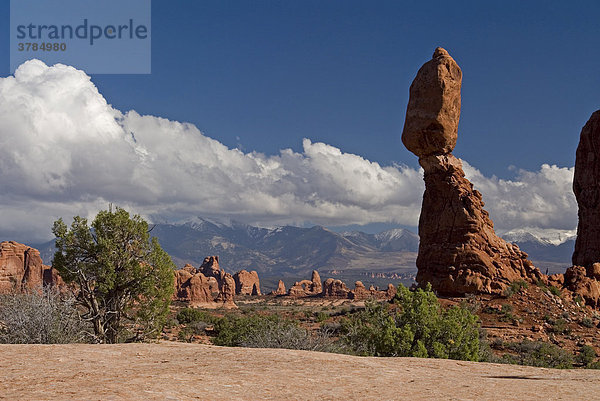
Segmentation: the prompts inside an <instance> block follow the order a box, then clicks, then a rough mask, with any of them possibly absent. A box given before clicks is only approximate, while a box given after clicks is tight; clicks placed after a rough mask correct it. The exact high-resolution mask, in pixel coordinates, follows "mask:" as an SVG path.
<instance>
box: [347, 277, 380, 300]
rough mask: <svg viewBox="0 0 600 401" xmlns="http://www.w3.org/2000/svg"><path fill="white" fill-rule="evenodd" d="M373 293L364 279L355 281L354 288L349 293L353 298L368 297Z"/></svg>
mask: <svg viewBox="0 0 600 401" xmlns="http://www.w3.org/2000/svg"><path fill="white" fill-rule="evenodd" d="M373 290H374V289H373ZM373 292H374V291H373ZM371 293H372V291H370V290H367V287H365V285H364V284H363V283H362V281H357V282H355V283H354V290H352V291H350V294H349V295H350V298H351V299H367V298H369V297H370V296H371Z"/></svg>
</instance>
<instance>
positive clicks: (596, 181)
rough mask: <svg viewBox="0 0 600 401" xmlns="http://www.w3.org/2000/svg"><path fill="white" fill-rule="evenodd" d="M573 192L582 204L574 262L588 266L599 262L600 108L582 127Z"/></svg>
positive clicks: (579, 204) (577, 264) (578, 203)
mask: <svg viewBox="0 0 600 401" xmlns="http://www.w3.org/2000/svg"><path fill="white" fill-rule="evenodd" d="M573 192H574V193H575V198H576V199H577V205H578V206H579V212H578V215H579V223H578V224H577V239H576V240H575V251H574V252H573V265H575V266H584V267H586V268H588V267H591V266H592V264H594V263H596V262H600V110H598V111H596V112H594V113H593V114H592V116H591V117H590V119H589V120H588V122H587V123H586V124H585V126H584V127H583V129H582V130H581V135H580V137H579V145H578V146H577V152H576V156H575V175H574V177H573Z"/></svg>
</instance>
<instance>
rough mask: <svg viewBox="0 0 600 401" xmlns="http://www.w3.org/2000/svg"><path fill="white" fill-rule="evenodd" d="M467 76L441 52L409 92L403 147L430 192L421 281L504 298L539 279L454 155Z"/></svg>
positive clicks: (450, 291) (444, 289)
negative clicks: (519, 284)
mask: <svg viewBox="0 0 600 401" xmlns="http://www.w3.org/2000/svg"><path fill="white" fill-rule="evenodd" d="M461 83H462V72H461V70H460V67H459V66H458V64H456V62H455V61H454V59H453V58H452V57H450V55H449V54H448V52H447V51H446V50H444V49H442V48H437V49H436V50H435V52H434V54H433V58H432V60H430V61H428V62H427V63H425V65H423V67H421V69H420V70H419V72H418V73H417V77H416V78H415V80H414V81H413V83H412V85H411V87H410V100H409V103H408V108H407V112H406V121H405V124H404V130H403V132H402V142H403V143H404V145H405V146H406V147H407V148H408V149H409V150H410V151H411V152H413V153H414V154H415V155H417V156H418V157H419V164H420V165H421V167H423V169H424V171H425V177H424V179H425V193H424V195H423V204H422V209H421V216H420V219H419V237H420V243H419V255H418V257H417V268H418V273H417V282H418V283H419V285H421V286H425V285H426V284H427V283H431V285H432V287H433V288H434V289H435V290H436V291H437V292H439V293H440V294H445V295H463V294H465V293H492V294H500V293H502V292H503V291H504V289H505V288H506V286H507V285H509V284H510V283H511V282H512V281H515V280H520V279H525V280H529V281H531V280H534V279H538V278H540V277H541V273H540V272H539V270H538V269H537V268H535V267H534V266H533V265H532V263H531V262H530V261H529V260H528V259H527V254H525V253H524V252H522V251H521V250H520V249H519V248H518V247H517V246H516V245H513V244H509V243H506V242H505V241H504V240H503V239H501V238H500V237H498V236H497V235H496V234H495V232H494V226H493V223H492V220H491V219H490V218H489V215H488V213H487V212H486V211H485V210H484V209H483V206H484V203H483V201H482V199H481V194H480V193H479V192H478V191H476V190H475V189H473V185H472V184H471V183H470V182H469V181H468V180H467V179H466V178H465V175H464V172H463V170H462V163H461V162H460V160H459V159H457V158H456V157H454V155H452V153H451V152H452V150H453V149H454V146H455V144H456V139H457V129H458V121H459V117H460V89H461Z"/></svg>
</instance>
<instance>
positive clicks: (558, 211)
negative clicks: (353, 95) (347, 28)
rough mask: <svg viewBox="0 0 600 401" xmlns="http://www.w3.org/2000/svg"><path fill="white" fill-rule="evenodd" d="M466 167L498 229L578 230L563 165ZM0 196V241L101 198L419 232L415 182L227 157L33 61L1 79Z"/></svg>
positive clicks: (137, 205) (326, 150) (326, 156)
mask: <svg viewBox="0 0 600 401" xmlns="http://www.w3.org/2000/svg"><path fill="white" fill-rule="evenodd" d="M465 170H466V172H467V174H468V175H469V176H470V177H471V178H472V179H473V182H474V183H475V186H476V187H478V188H479V189H480V190H481V192H482V193H483V194H484V199H485V200H486V202H487V205H488V209H489V210H490V211H491V214H492V217H493V218H494V219H496V220H495V221H496V224H497V225H498V226H502V227H506V228H512V227H514V226H518V225H519V224H521V223H522V222H523V221H525V222H527V223H528V225H538V226H540V227H557V228H563V227H566V226H573V225H574V224H575V223H576V217H574V216H576V207H575V205H574V200H573V199H572V192H571V191H570V185H571V184H570V180H571V179H572V169H560V168H557V167H554V166H553V167H550V166H546V165H544V166H542V169H541V170H540V171H539V172H526V171H522V172H520V173H519V175H518V177H517V179H516V180H515V181H505V180H499V179H497V178H495V177H492V178H486V177H483V176H482V175H481V174H480V173H479V172H478V171H477V170H475V169H474V168H472V167H470V166H468V165H467V164H466V163H465ZM0 188H2V191H1V193H0V221H2V224H1V225H0V238H9V237H10V238H15V239H21V240H26V239H28V240H30V241H33V240H42V239H46V238H48V236H49V234H50V226H51V224H52V221H53V220H55V219H56V218H58V217H61V216H62V217H64V218H65V219H70V218H71V217H72V216H73V215H76V214H80V215H85V216H93V215H94V214H95V213H96V212H97V211H98V210H99V209H101V208H106V206H107V205H108V203H109V202H112V203H114V204H117V205H120V206H123V207H126V208H127V209H129V210H132V211H135V212H137V213H140V214H142V215H144V216H146V217H149V218H152V219H156V220H161V221H164V220H181V219H184V218H186V217H192V216H197V215H201V216H206V217H217V218H218V217H230V218H235V219H237V220H242V221H245V222H248V223H254V224H265V225H274V224H288V223H302V222H305V221H311V222H314V223H319V224H323V225H345V224H365V223H372V222H395V223H399V224H404V225H412V226H416V224H417V222H418V215H419V210H420V207H421V197H422V192H423V181H422V178H421V172H420V171H418V170H415V169H411V168H408V167H406V166H397V165H395V166H387V167H384V166H381V165H379V164H378V163H375V162H371V161H369V160H366V159H364V158H362V157H360V156H358V155H353V154H348V153H343V152H342V151H341V150H340V149H338V148H335V147H333V146H330V145H327V144H324V143H313V142H311V141H310V140H309V139H305V140H304V141H303V151H302V152H301V153H298V152H294V151H292V150H290V149H284V150H282V151H281V152H280V154H278V155H274V156H267V155H263V154H260V153H256V152H251V153H244V152H242V151H240V150H238V149H229V148H227V147H226V146H224V145H223V144H221V143H220V142H218V141H216V140H214V139H211V138H208V137H206V136H204V135H203V134H202V133H201V132H200V131H199V130H198V129H197V128H196V127H195V126H194V125H191V124H186V123H179V122H174V121H169V120H166V119H163V118H159V117H153V116H141V115H139V114H138V113H136V112H135V111H129V112H127V113H123V112H121V111H119V110H116V109H114V108H113V107H112V106H110V105H109V104H108V103H107V102H106V100H105V99H104V97H103V96H102V95H101V94H100V93H99V92H98V90H97V89H96V87H95V86H94V84H93V83H92V82H91V80H90V78H89V77H88V76H87V75H86V74H85V73H84V72H82V71H78V70H76V69H74V68H72V67H68V66H64V65H56V66H53V67H48V66H46V65H45V64H44V63H42V62H40V61H37V60H34V61H29V62H27V63H25V64H23V65H22V66H21V67H20V68H19V69H18V70H17V72H16V73H15V75H14V76H11V77H7V78H0ZM567 189H568V191H567ZM499 222H501V224H499Z"/></svg>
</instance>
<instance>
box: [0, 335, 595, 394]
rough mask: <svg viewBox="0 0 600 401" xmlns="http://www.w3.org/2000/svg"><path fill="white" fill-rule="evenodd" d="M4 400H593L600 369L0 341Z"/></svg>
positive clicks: (198, 347) (276, 351) (186, 347)
mask: <svg viewBox="0 0 600 401" xmlns="http://www.w3.org/2000/svg"><path fill="white" fill-rule="evenodd" d="M0 399H2V400H4V399H6V400H196V399H198V400H260V399H278V400H368V399H377V400H398V399H410V400H592V399H598V400H600V372H599V371H594V370H554V369H541V368H532V367H524V366H511V365H496V364H488V363H472V362H463V361H450V360H434V359H417V358H362V357H353V356H347V355H336V354H327V353H319V352H306V351H295V350H279V349H249V348H223V347H215V346H208V345H199V344H183V343H170V342H163V343H160V344H122V345H0Z"/></svg>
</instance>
